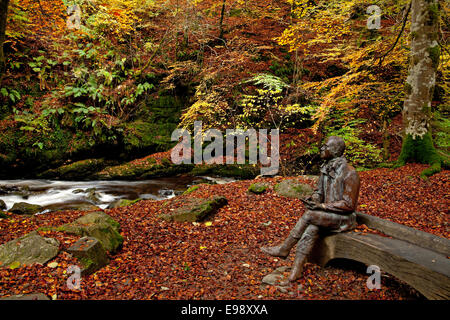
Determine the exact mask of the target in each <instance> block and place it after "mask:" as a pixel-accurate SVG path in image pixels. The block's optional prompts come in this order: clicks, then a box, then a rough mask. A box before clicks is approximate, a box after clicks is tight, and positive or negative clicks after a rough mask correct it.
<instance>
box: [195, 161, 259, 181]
mask: <svg viewBox="0 0 450 320" xmlns="http://www.w3.org/2000/svg"><path fill="white" fill-rule="evenodd" d="M260 173H261V172H260V168H259V167H257V166H255V165H251V164H229V165H225V164H224V165H218V164H212V165H207V164H202V165H198V166H196V167H195V168H194V169H192V171H191V174H192V175H195V176H204V175H215V176H219V177H232V178H239V179H253V178H255V177H256V176H258V175H259V174H260Z"/></svg>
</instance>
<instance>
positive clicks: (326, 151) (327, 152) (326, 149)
mask: <svg viewBox="0 0 450 320" xmlns="http://www.w3.org/2000/svg"><path fill="white" fill-rule="evenodd" d="M332 144H333V141H332V140H330V139H327V141H326V142H325V143H324V144H323V146H322V147H321V148H320V157H321V158H322V159H325V160H327V159H331V158H333V155H332V154H331V149H332Z"/></svg>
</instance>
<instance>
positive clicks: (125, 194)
mask: <svg viewBox="0 0 450 320" xmlns="http://www.w3.org/2000/svg"><path fill="white" fill-rule="evenodd" d="M230 181H233V180H232V179H225V178H224V179H216V178H211V177H192V176H178V177H170V178H157V179H151V180H143V181H59V180H58V181H56V180H0V200H3V201H4V202H5V204H6V207H7V208H6V210H9V209H11V208H12V206H13V205H14V203H17V202H26V203H30V204H37V205H40V206H42V207H43V208H44V211H43V212H42V213H45V212H48V211H54V210H67V209H77V208H80V207H82V206H83V205H95V206H97V207H100V208H102V209H105V208H107V207H108V206H109V205H110V204H111V203H113V202H115V201H117V200H119V199H127V200H135V199H138V198H140V199H152V200H163V199H169V198H172V197H174V196H176V195H178V194H181V193H182V192H183V191H184V190H186V189H187V188H188V187H189V186H191V185H193V184H197V183H203V182H210V183H211V182H212V183H219V184H221V183H227V182H230Z"/></svg>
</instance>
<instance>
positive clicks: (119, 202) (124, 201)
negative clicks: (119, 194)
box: [108, 198, 142, 209]
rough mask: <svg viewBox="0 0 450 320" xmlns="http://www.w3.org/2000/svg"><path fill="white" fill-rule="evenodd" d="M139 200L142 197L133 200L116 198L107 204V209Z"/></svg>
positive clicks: (124, 205)
mask: <svg viewBox="0 0 450 320" xmlns="http://www.w3.org/2000/svg"><path fill="white" fill-rule="evenodd" d="M139 201H142V199H140V198H139V199H135V200H127V199H119V200H116V201H114V202H112V203H110V204H109V205H108V209H115V208H122V207H128V206H131V205H133V204H135V203H138V202H139Z"/></svg>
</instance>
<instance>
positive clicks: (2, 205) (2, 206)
mask: <svg viewBox="0 0 450 320" xmlns="http://www.w3.org/2000/svg"><path fill="white" fill-rule="evenodd" d="M5 209H6V203H5V201H3V200H1V199H0V210H5Z"/></svg>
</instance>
